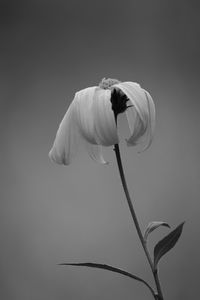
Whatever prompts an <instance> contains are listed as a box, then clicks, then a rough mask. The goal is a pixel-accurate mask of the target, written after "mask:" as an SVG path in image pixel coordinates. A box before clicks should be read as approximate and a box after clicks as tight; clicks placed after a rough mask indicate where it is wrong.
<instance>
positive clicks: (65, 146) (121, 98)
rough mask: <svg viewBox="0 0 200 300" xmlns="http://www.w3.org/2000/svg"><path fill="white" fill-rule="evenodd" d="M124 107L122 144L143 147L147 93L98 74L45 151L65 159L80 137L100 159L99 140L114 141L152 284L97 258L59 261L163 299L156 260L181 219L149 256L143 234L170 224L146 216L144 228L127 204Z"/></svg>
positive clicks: (151, 112) (150, 115) (148, 116)
mask: <svg viewBox="0 0 200 300" xmlns="http://www.w3.org/2000/svg"><path fill="white" fill-rule="evenodd" d="M120 113H125V114H126V117H127V120H128V124H129V128H130V132H131V135H130V137H129V138H128V139H127V140H126V141H127V145H128V146H135V145H138V144H140V145H143V147H142V151H144V150H146V149H147V148H148V147H149V146H150V145H151V142H152V139H153V134H154V129H155V106H154V102H153V99H152V97H151V95H150V94H149V93H148V92H147V91H146V90H144V89H143V88H142V87H141V86H140V85H139V84H138V83H135V82H130V81H128V82H120V81H119V80H116V79H110V78H109V79H105V78H104V79H102V81H101V82H100V84H99V86H93V87H88V88H86V89H83V90H81V91H79V92H77V93H76V94H75V97H74V100H73V101H72V103H71V104H70V106H69V108H68V110H67V112H66V114H65V116H64V118H63V120H62V122H61V124H60V126H59V129H58V131H57V134H56V138H55V141H54V144H53V147H52V149H51V151H50V152H49V157H50V158H51V160H53V161H54V162H56V163H58V164H64V165H68V164H69V163H71V161H72V159H73V157H74V156H75V154H76V152H77V149H78V146H79V144H80V143H84V144H85V146H86V149H87V151H88V153H89V155H90V156H91V157H92V159H94V160H95V161H97V162H99V163H102V164H106V163H107V162H106V161H105V160H104V158H103V156H102V146H106V147H108V146H114V151H115V155H116V159H117V164H118V168H119V173H120V177H121V182H122V186H123V188H124V192H125V196H126V200H127V203H128V206H129V210H130V212H131V215H132V219H133V222H134V224H135V227H136V231H137V233H138V236H139V239H140V242H141V245H142V248H143V250H144V253H145V255H146V257H147V261H148V263H149V265H150V268H151V271H152V274H153V278H154V281H155V288H154V287H152V286H151V285H150V284H149V283H147V282H146V281H145V280H144V279H142V278H140V277H138V276H136V275H134V274H132V273H129V272H127V271H125V270H122V269H120V268H116V267H113V266H110V265H106V264H99V263H62V264H61V265H73V266H86V267H91V268H100V269H104V270H108V271H112V272H116V273H120V274H122V275H124V276H128V277H131V278H133V279H135V280H137V281H139V282H141V283H143V284H144V285H145V286H146V287H148V289H149V290H150V292H151V294H152V296H153V297H154V299H155V300H164V297H163V293H162V289H161V284H160V280H159V275H158V263H159V261H160V259H161V257H162V256H163V255H165V254H166V253H167V252H168V251H169V250H170V249H171V248H173V247H174V246H175V244H176V242H177V241H178V239H179V237H180V235H181V233H182V229H183V224H184V223H181V224H180V225H179V226H178V227H176V228H175V229H174V230H172V231H171V232H170V233H169V234H168V235H167V236H165V237H164V238H163V239H162V240H160V241H159V242H158V243H157V244H156V246H155V248H154V257H153V258H152V257H151V255H150V252H149V249H148V243H147V241H148V236H149V234H150V233H151V232H152V231H154V230H155V229H156V228H158V227H160V226H166V227H170V226H169V225H168V224H167V223H166V222H161V221H159V222H158V221H157V222H151V223H150V224H149V225H148V226H147V228H146V230H145V232H144V234H142V232H141V229H140V225H139V222H138V219H137V216H136V213H135V210H134V207H133V204H132V200H131V197H130V194H129V191H128V187H127V183H126V179H125V175H124V170H123V165H122V161H121V155H120V149H119V138H118V134H117V117H118V115H119V114H120Z"/></svg>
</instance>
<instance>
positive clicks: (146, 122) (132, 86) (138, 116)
mask: <svg viewBox="0 0 200 300" xmlns="http://www.w3.org/2000/svg"><path fill="white" fill-rule="evenodd" d="M114 87H117V88H119V89H121V91H122V92H123V93H124V94H125V95H126V96H127V97H128V98H129V100H130V101H131V104H132V105H133V107H131V108H128V110H127V111H126V115H127V119H128V123H129V128H130V131H131V137H130V138H129V139H128V140H127V145H128V146H135V145H137V144H139V143H142V142H144V141H145V144H146V145H145V147H144V148H143V151H144V150H145V149H147V148H148V147H149V146H150V144H151V142H152V138H153V133H154V128H155V106H154V102H153V100H152V98H151V96H150V94H149V93H148V92H147V91H145V90H144V89H143V88H141V87H140V85H139V84H138V83H135V82H121V83H118V84H115V85H113V88H114Z"/></svg>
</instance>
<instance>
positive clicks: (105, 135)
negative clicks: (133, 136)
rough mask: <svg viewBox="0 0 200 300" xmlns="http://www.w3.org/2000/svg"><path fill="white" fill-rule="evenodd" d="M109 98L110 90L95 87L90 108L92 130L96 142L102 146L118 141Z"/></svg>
mask: <svg viewBox="0 0 200 300" xmlns="http://www.w3.org/2000/svg"><path fill="white" fill-rule="evenodd" d="M110 98H111V91H110V90H104V89H101V88H97V89H96V91H95V95H94V101H93V108H92V114H93V116H94V132H95V136H96V141H97V143H98V144H100V145H103V146H111V145H114V144H116V143H118V134H117V126H116V122H115V117H114V113H113V110H112V104H111V101H110Z"/></svg>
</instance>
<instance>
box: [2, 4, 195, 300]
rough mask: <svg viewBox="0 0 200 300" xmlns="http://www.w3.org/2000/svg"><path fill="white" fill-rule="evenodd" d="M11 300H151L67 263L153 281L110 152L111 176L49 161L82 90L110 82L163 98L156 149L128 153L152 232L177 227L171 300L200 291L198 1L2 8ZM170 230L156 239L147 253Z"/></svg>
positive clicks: (6, 273)
mask: <svg viewBox="0 0 200 300" xmlns="http://www.w3.org/2000/svg"><path fill="white" fill-rule="evenodd" d="M0 4H1V7H0V14H1V18H0V20H1V27H0V29H1V56H0V59H1V67H0V72H1V75H0V76H1V117H0V122H1V125H0V130H1V150H0V151H1V156H0V160H1V168H0V169H1V170H0V173H1V189H0V193H1V201H0V215H1V216H0V239H1V246H0V265H1V266H0V275H1V280H0V299H2V300H55V299H56V300H64V299H71V300H79V299H81V300H84V299H87V300H90V299H97V300H108V299H109V300H110V299H115V300H121V299H126V300H132V299H141V300H145V299H150V298H151V295H150V293H149V291H148V290H147V289H146V288H145V287H143V286H142V285H141V284H140V283H137V282H135V281H132V280H131V279H128V278H124V277H122V276H120V275H117V274H113V273H109V272H106V271H101V270H91V269H85V268H82V269H81V268H79V269H77V268H72V267H60V266H58V265H57V264H58V263H60V262H64V261H95V262H99V263H108V264H112V265H115V266H119V267H122V268H125V269H127V270H128V271H131V272H133V273H135V274H138V275H141V276H143V277H144V278H145V279H147V280H149V281H150V282H152V277H151V273H150V271H149V267H148V265H147V263H146V260H145V257H144V254H143V252H142V249H141V246H140V244H139V241H138V237H137V235H136V232H135V229H134V227H133V226H132V223H131V222H132V220H131V217H130V213H129V211H128V208H127V204H126V202H125V197H124V194H123V190H122V187H121V184H120V180H119V175H118V173H117V166H116V161H115V157H114V153H113V151H112V148H111V147H110V148H106V149H104V154H105V157H106V159H107V160H109V161H110V164H109V165H108V166H99V165H97V164H96V163H94V162H93V161H92V160H91V159H90V158H89V157H88V155H87V153H86V152H84V151H81V153H80V154H79V156H78V157H77V158H76V159H75V160H74V162H73V164H72V165H70V166H68V167H59V166H57V165H55V164H53V163H51V162H50V160H49V159H48V152H49V150H50V148H51V146H52V143H53V140H54V137H55V133H56V131H57V128H58V125H59V123H60V121H61V119H62V117H63V115H64V113H65V111H66V109H67V107H68V106H69V103H70V102H71V100H72V99H73V95H74V93H75V92H76V91H77V90H80V89H82V88H85V87H88V86H92V85H96V84H98V82H99V81H100V80H101V78H102V77H114V78H118V79H120V80H122V81H125V80H131V81H136V82H139V83H140V84H141V85H142V86H143V87H144V88H146V89H147V90H148V91H149V92H150V93H151V95H152V96H153V98H154V101H155V104H156V110H157V126H156V134H155V138H154V142H153V144H152V146H151V148H150V149H149V150H148V151H146V152H144V153H142V154H140V155H138V154H137V151H136V149H134V148H127V147H126V144H125V142H124V138H125V137H127V136H128V134H129V133H128V128H127V124H126V122H125V119H124V118H123V117H120V128H119V132H120V136H121V138H122V142H121V144H120V146H121V150H122V157H123V162H124V167H125V171H126V175H127V180H128V184H129V187H130V192H131V195H133V194H134V197H135V208H136V211H137V213H138V217H139V220H140V222H141V224H142V229H144V228H145V226H146V225H147V224H148V222H149V221H152V220H164V221H167V222H169V223H170V224H171V225H172V227H175V226H176V225H178V224H179V223H180V222H182V221H183V220H186V225H185V228H184V232H183V235H182V237H181V239H180V241H179V242H178V244H177V246H176V247H175V248H174V249H173V250H171V252H169V253H168V254H167V255H166V256H165V257H164V258H163V259H162V261H161V262H160V275H161V281H162V285H163V291H164V294H165V296H166V297H165V299H171V300H179V299H180V300H186V299H197V298H198V295H199V249H200V241H199V225H200V221H199V212H200V204H199V193H200V192H199V173H200V170H199V146H200V144H199V127H200V124H199V108H200V104H199V75H200V74H199V50H200V41H199V33H200V32H199V29H200V18H199V12H200V10H199V1H183V0H182V1H162V0H153V1H150V0H146V1H144V0H138V1H134V0H130V1H129V0H128V1H127V0H123V1H121V2H118V1H113V0H111V1H104V0H102V1H94V0H93V1H90V0H85V1H76V0H74V1H61V0H60V1H59V0H57V1H53V0H51V1H45V0H40V1H39V0H36V1H31V0H30V1H1V2H0ZM167 232H168V229H166V228H163V229H160V230H158V231H157V232H155V233H153V234H152V236H151V238H150V248H151V249H152V247H153V245H154V244H155V242H156V241H157V240H158V239H160V238H161V237H162V236H163V235H165V234H166V233H167Z"/></svg>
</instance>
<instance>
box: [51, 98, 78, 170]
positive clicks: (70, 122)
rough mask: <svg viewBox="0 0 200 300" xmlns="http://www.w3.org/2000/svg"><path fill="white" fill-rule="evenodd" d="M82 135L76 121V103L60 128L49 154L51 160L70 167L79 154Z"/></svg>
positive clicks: (68, 111) (72, 105)
mask: <svg viewBox="0 0 200 300" xmlns="http://www.w3.org/2000/svg"><path fill="white" fill-rule="evenodd" d="M79 142H80V135H79V133H78V129H77V126H76V122H75V119H74V103H73V102H72V103H71V105H70V106H69V108H68V110H67V112H66V114H65V116H64V118H63V120H62V122H61V123H60V126H59V128H58V131H57V134H56V138H55V141H54V144H53V147H52V149H51V150H50V152H49V157H50V159H51V160H53V161H54V162H56V163H57V164H64V165H68V164H69V163H70V162H71V159H72V157H74V155H75V154H76V152H77V149H78V143H79Z"/></svg>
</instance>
